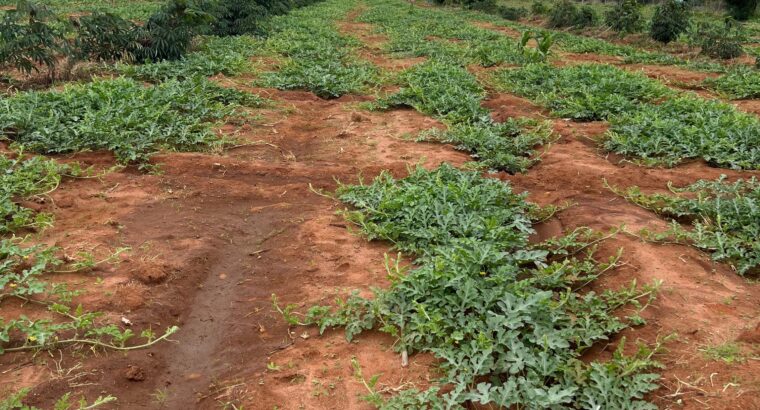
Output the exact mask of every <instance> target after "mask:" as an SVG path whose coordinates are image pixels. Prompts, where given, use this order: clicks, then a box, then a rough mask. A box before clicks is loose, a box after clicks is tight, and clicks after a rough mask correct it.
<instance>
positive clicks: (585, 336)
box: [275, 165, 658, 409]
mask: <svg viewBox="0 0 760 410" xmlns="http://www.w3.org/2000/svg"><path fill="white" fill-rule="evenodd" d="M337 195H338V198H339V199H340V200H341V201H343V202H345V203H347V204H350V205H352V206H353V207H354V208H355V210H352V211H346V212H345V216H346V218H347V219H348V220H349V221H351V222H353V223H354V224H356V225H357V226H358V227H359V228H360V229H361V230H362V232H363V233H364V234H365V235H366V236H367V238H368V239H370V240H375V239H378V240H387V241H390V242H391V243H393V245H394V247H395V248H396V249H398V250H399V251H401V252H403V253H405V254H407V255H410V256H413V257H415V258H416V259H415V268H413V269H411V270H405V269H403V268H401V267H400V265H398V264H393V263H389V264H388V266H389V277H390V279H391V285H390V287H389V288H387V289H375V290H374V297H372V298H364V297H362V296H359V294H358V293H354V294H352V295H351V296H349V297H348V298H346V299H343V300H339V301H338V303H337V305H336V306H334V307H333V306H314V307H312V308H310V309H309V310H308V312H306V313H305V314H304V315H303V316H299V315H298V314H296V313H295V312H294V310H293V309H294V307H293V306H288V307H285V308H284V309H283V308H281V307H279V306H278V309H280V310H281V311H282V312H283V313H284V314H285V317H286V319H287V320H289V321H290V322H291V323H292V324H313V325H316V326H319V328H320V330H321V331H324V330H325V329H328V328H332V327H336V326H339V327H344V328H345V331H346V337H347V338H348V339H349V340H352V339H354V338H356V337H357V336H359V335H360V334H361V333H362V332H364V331H366V330H369V329H375V328H377V329H379V330H380V331H382V332H385V333H388V334H390V335H391V336H393V337H394V338H395V339H396V342H395V343H394V344H393V346H394V348H395V349H396V350H397V351H399V352H401V354H402V357H404V356H405V355H406V354H411V353H415V352H428V353H431V354H433V355H434V356H435V357H436V358H437V359H439V363H440V367H441V373H442V377H441V378H440V380H438V381H437V383H436V384H434V385H433V386H432V387H431V388H429V389H428V390H424V391H419V390H416V389H408V390H404V391H402V392H400V393H399V394H397V395H395V396H392V397H391V398H390V399H388V400H387V401H382V399H381V398H380V397H379V396H378V395H371V397H372V398H373V400H374V403H375V404H376V405H378V406H379V407H380V408H385V409H399V408H452V409H464V408H469V407H471V406H473V405H486V406H497V407H501V408H510V407H515V408H527V409H546V408H621V409H622V408H627V409H654V408H656V407H655V406H653V405H652V404H649V403H647V402H646V401H645V400H644V399H643V398H644V395H645V394H646V393H648V392H650V391H652V390H654V389H656V388H657V384H656V381H657V380H658V375H657V374H654V373H649V372H647V371H648V370H649V369H651V368H654V367H657V366H658V364H657V363H656V362H655V361H654V359H653V355H654V354H655V351H654V350H650V349H648V348H646V347H641V348H640V349H639V351H638V352H637V353H636V354H634V355H633V356H624V355H623V354H622V351H623V350H622V349H623V348H622V346H621V347H619V348H618V350H617V352H616V354H615V357H614V359H613V360H611V361H608V362H599V361H592V362H590V363H588V362H585V361H582V360H581V355H582V353H583V352H584V351H586V350H587V349H588V348H589V347H591V346H593V345H594V344H595V343H597V342H600V341H607V340H609V338H610V337H611V336H612V335H613V334H615V333H617V332H619V331H621V330H623V329H625V328H626V327H628V326H630V325H631V323H641V320H642V319H641V318H640V316H639V315H638V312H640V310H641V309H643V308H644V307H645V306H646V305H647V304H648V303H649V301H651V299H652V298H653V297H654V294H655V292H656V285H655V286H644V287H641V288H639V287H637V286H636V285H635V283H633V284H631V285H630V286H628V287H625V288H623V289H620V290H617V291H613V290H607V291H604V292H602V293H597V292H594V291H591V290H584V287H585V286H587V285H588V284H589V283H591V282H593V280H594V279H595V278H597V277H598V276H599V275H601V274H602V273H603V272H606V271H608V270H610V269H613V268H614V267H615V266H616V264H617V260H618V259H617V258H616V257H612V258H611V259H610V260H607V261H603V262H601V261H596V260H594V258H593V255H594V246H593V245H592V243H593V242H596V241H598V240H599V239H600V237H599V235H598V234H595V233H593V232H591V231H589V230H587V229H579V230H576V231H574V232H572V233H570V234H568V235H567V236H565V237H562V238H555V239H553V240H550V241H547V242H544V243H540V244H536V245H530V244H529V241H528V237H529V236H530V234H531V233H533V229H532V227H531V223H532V222H531V214H532V213H536V211H537V210H538V208H537V207H536V206H535V205H532V204H529V203H528V202H526V201H525V196H524V195H520V194H516V193H514V192H513V191H512V189H511V187H510V186H509V184H507V183H504V182H501V181H499V180H496V179H492V178H487V177H483V176H482V175H481V174H480V173H477V172H467V171H460V170H457V169H455V168H453V167H451V166H448V165H443V166H441V167H439V168H438V169H435V170H432V171H427V170H424V169H422V168H417V169H414V170H412V171H411V174H410V175H409V176H408V177H407V178H404V179H401V180H395V179H394V178H392V177H391V176H390V175H389V174H387V173H383V174H381V175H380V176H379V177H377V178H376V179H375V180H374V181H373V182H372V183H371V184H369V185H358V186H346V185H342V186H340V187H339V188H338V191H337ZM275 302H276V299H275ZM616 311H618V314H614V312H616ZM623 312H626V313H623Z"/></svg>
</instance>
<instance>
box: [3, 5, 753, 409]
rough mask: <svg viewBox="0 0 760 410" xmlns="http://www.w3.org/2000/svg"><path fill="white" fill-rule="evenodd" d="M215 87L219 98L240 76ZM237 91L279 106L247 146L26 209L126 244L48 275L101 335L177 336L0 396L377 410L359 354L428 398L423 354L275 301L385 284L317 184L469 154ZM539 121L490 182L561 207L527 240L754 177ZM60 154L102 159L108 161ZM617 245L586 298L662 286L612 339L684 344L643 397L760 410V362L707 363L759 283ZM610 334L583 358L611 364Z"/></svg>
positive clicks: (406, 125) (670, 252)
mask: <svg viewBox="0 0 760 410" xmlns="http://www.w3.org/2000/svg"><path fill="white" fill-rule="evenodd" d="M353 16H355V14H354V15H353ZM342 29H343V30H344V31H346V32H351V33H353V34H355V35H356V36H357V37H358V38H360V39H361V40H363V41H365V44H366V45H367V47H365V48H364V49H363V50H362V53H363V54H362V55H363V56H365V57H366V58H368V59H369V60H371V61H373V62H375V63H377V64H378V65H381V66H383V67H385V68H388V69H399V68H402V67H404V66H406V64H407V63H408V64H412V63H413V62H403V61H394V60H392V59H391V58H390V57H388V56H385V55H382V54H381V53H380V48H379V46H380V44H382V41H384V39H382V38H375V39H374V40H370V39H369V38H368V37H369V36H376V35H374V34H372V33H371V30H370V28H369V27H367V26H365V25H361V24H359V23H356V22H353V21H351V20H350V19H349V21H346V22H345V23H344V24H343V25H342ZM217 80H218V81H220V82H221V83H223V84H225V85H230V86H241V85H240V84H244V83H245V82H246V81H237V80H231V79H224V78H218V79H217ZM251 90H252V91H255V92H259V93H260V94H262V95H263V96H265V97H268V98H271V99H273V100H275V101H277V104H276V106H275V107H272V108H268V109H262V110H259V112H258V114H259V115H260V116H261V118H260V119H259V120H257V121H256V122H255V123H254V124H253V125H246V126H244V127H243V128H242V129H241V130H240V135H239V136H240V138H241V140H242V141H244V142H247V144H241V145H240V146H238V147H234V148H232V149H228V150H226V151H225V152H223V153H221V154H218V155H217V154H178V153H169V154H164V155H161V156H159V157H157V158H156V162H159V163H161V164H162V172H161V173H159V174H154V175H151V174H144V173H140V172H137V171H135V170H131V169H127V170H124V171H120V172H114V173H110V174H108V175H107V176H105V177H103V178H101V179H99V180H98V179H88V180H67V181H65V182H64V184H63V185H62V186H61V188H60V189H58V190H57V191H55V192H54V193H53V194H52V195H51V197H52V201H49V202H48V203H45V204H43V205H41V206H40V207H41V208H42V209H45V210H47V211H50V212H52V213H54V214H55V216H56V221H57V222H56V225H55V227H54V228H53V229H51V230H49V231H46V232H45V233H44V234H43V235H42V237H41V238H40V240H41V241H44V242H47V243H57V244H59V245H60V246H62V247H63V248H64V249H66V250H67V252H71V253H74V252H76V250H78V249H94V250H95V251H96V252H101V253H107V252H108V250H109V249H113V248H115V247H118V246H130V247H131V248H132V250H131V251H130V252H128V253H126V254H124V255H122V257H121V260H120V263H118V264H114V265H107V266H103V267H98V268H97V269H96V270H94V271H93V272H90V273H87V274H71V275H68V276H62V277H60V280H61V281H66V282H69V283H76V284H77V285H78V286H80V287H82V288H85V289H87V290H88V293H87V294H85V295H84V296H82V297H81V302H82V303H84V304H85V305H86V306H88V307H90V308H92V309H101V310H103V311H106V312H108V315H109V318H110V319H112V320H113V321H114V323H117V322H118V320H119V319H120V318H121V317H122V316H124V317H127V318H129V319H130V320H131V321H132V322H133V323H134V326H136V327H138V328H142V327H145V326H151V327H152V328H153V329H154V330H162V329H164V328H166V327H167V326H169V325H173V324H177V325H178V326H180V327H181V330H180V331H179V332H178V333H177V334H175V335H174V336H173V337H172V339H173V340H174V342H172V343H163V344H159V345H157V346H155V347H153V348H150V349H146V350H138V351H132V352H129V353H126V354H122V353H103V352H98V353H97V354H93V353H91V352H89V351H87V350H82V351H72V350H71V349H68V350H67V351H66V353H65V354H63V355H60V356H59V355H58V354H48V353H40V354H38V355H36V356H33V355H29V354H6V355H3V356H0V391H3V390H9V389H13V390H15V389H18V388H20V387H26V386H28V387H32V388H33V389H32V393H31V395H30V396H29V397H30V404H35V405H38V406H40V407H42V408H50V407H51V403H52V402H53V401H54V400H55V399H56V398H57V397H60V395H61V394H63V393H65V392H68V391H73V392H75V393H83V394H85V395H86V396H87V397H89V398H93V397H95V396H97V395H99V394H114V395H116V396H118V398H119V401H118V405H117V406H118V408H123V409H144V408H150V409H153V408H168V409H190V408H198V409H212V408H223V406H224V405H225V404H234V405H235V406H237V408H246V409H274V408H278V409H337V408H345V409H363V408H371V406H369V405H368V404H366V403H364V402H363V401H361V397H360V396H361V395H362V394H365V393H366V390H365V387H364V386H363V385H362V384H361V383H360V382H359V381H357V380H356V379H355V378H354V376H353V373H354V371H353V369H352V366H351V360H352V358H354V357H355V358H356V360H357V361H358V363H360V364H361V366H362V369H363V372H364V374H365V375H375V374H382V376H381V378H380V388H381V389H382V390H384V391H387V392H392V391H394V390H396V389H399V388H408V387H412V386H416V387H419V388H424V387H426V386H427V385H428V384H429V382H430V380H432V379H433V378H434V377H435V373H434V371H433V370H431V369H432V367H431V364H432V363H433V360H432V358H431V357H429V356H426V355H415V356H413V357H411V358H410V365H409V367H407V368H402V367H401V366H400V360H399V358H398V356H397V355H396V354H394V353H393V351H392V349H391V348H390V345H391V344H392V342H393V341H392V339H391V338H389V337H386V336H384V335H382V334H379V333H369V334H367V335H364V336H362V337H360V338H359V339H358V341H355V342H354V343H348V342H346V340H345V338H344V337H343V334H342V332H340V331H328V332H326V333H325V335H322V336H319V335H318V332H317V329H313V328H297V327H293V328H289V327H288V326H287V324H286V323H285V322H284V320H282V317H281V316H280V315H279V314H278V313H277V312H275V311H274V309H273V308H272V304H271V295H272V294H276V295H277V296H278V298H279V299H280V300H281V303H283V304H286V303H296V304H298V305H299V306H300V307H307V306H309V305H311V304H314V303H323V304H325V303H331V301H332V300H333V298H334V296H336V295H345V294H346V292H347V290H349V289H354V288H358V289H361V290H362V291H363V292H368V289H369V288H370V287H372V286H384V285H386V284H387V282H386V279H385V271H384V268H383V255H384V253H386V252H388V249H389V247H388V244H385V243H368V242H366V241H365V240H364V239H362V238H361V237H359V236H358V235H355V234H353V233H352V232H350V230H349V229H348V228H349V227H348V226H347V224H346V222H345V221H344V220H343V219H342V217H340V216H339V215H336V211H338V210H339V209H341V208H342V206H341V205H340V204H339V203H337V202H336V201H334V200H333V199H331V198H329V197H326V196H323V195H320V194H318V192H320V190H324V191H332V190H334V189H335V187H336V180H340V181H343V182H351V183H353V182H356V181H357V180H358V178H359V176H362V177H363V178H364V179H365V180H368V179H370V178H372V177H374V176H375V175H377V174H378V173H379V172H381V170H390V171H391V172H392V173H393V174H394V175H396V176H403V175H405V173H406V170H407V167H408V166H410V165H413V164H418V163H420V164H423V165H424V166H426V167H434V166H436V165H438V164H440V163H441V162H444V161H445V162H450V163H453V164H455V165H461V164H462V163H464V162H466V161H468V160H469V158H468V156H467V155H466V154H464V153H462V152H458V151H455V150H454V149H453V148H452V147H450V146H446V145H439V144H425V143H416V142H413V141H411V140H408V139H406V138H405V137H406V136H409V135H413V134H415V133H417V132H419V131H421V130H424V129H428V128H431V127H435V126H441V124H439V123H437V122H436V121H434V120H432V119H430V118H428V117H425V116H423V115H421V114H418V113H416V112H415V111H412V110H394V111H390V112H367V111H363V110H360V109H359V108H357V103H358V102H361V101H366V100H367V97H359V96H346V97H342V98H340V99H337V100H322V99H319V98H317V97H315V96H314V95H312V94H311V93H308V92H297V91H293V92H282V91H276V90H268V89H251ZM485 105H486V106H487V107H488V108H489V109H491V110H492V112H493V116H494V118H496V119H497V120H498V119H504V118H507V117H509V116H515V115H519V116H546V114H545V113H541V110H540V109H539V108H538V107H535V106H533V105H532V104H530V103H528V102H527V101H525V100H523V99H520V98H517V97H515V96H511V95H507V94H492V95H490V96H489V98H488V99H487V101H486V103H485ZM553 122H554V129H555V131H556V132H557V134H558V135H559V136H560V138H559V139H558V140H557V141H556V142H555V143H553V144H552V145H551V146H548V147H545V148H546V150H545V152H544V154H543V156H542V161H541V162H540V163H539V164H538V165H537V166H535V167H534V168H533V169H531V170H530V171H529V172H528V173H527V174H525V175H508V174H505V173H501V174H498V175H497V177H499V178H501V179H503V180H508V181H510V182H511V183H512V184H514V186H515V187H516V188H517V190H527V191H528V192H530V197H529V198H530V199H531V200H532V201H535V202H537V203H539V204H544V205H545V204H561V203H564V202H565V201H571V202H573V203H574V204H575V205H574V206H572V207H570V208H569V209H567V210H565V211H563V212H561V213H559V214H558V216H557V218H555V219H553V220H551V221H549V222H546V223H544V224H542V225H540V226H538V227H537V229H538V232H539V234H538V235H539V236H541V237H550V236H553V235H557V234H560V233H561V232H562V231H564V230H567V229H572V228H575V227H578V226H589V227H592V228H595V229H600V230H607V229H611V228H614V227H620V226H621V225H623V224H625V225H626V229H627V230H628V231H630V232H636V231H638V230H639V229H641V228H644V227H649V228H664V227H665V222H664V221H663V220H662V219H660V218H658V217H657V216H656V215H655V214H653V213H651V212H649V211H646V210H644V209H641V208H638V207H636V206H634V205H631V204H629V203H627V202H626V201H625V200H624V199H622V198H620V197H618V196H617V195H615V194H614V193H613V192H611V191H610V190H608V189H607V188H605V187H604V180H605V179H606V180H607V181H608V183H609V184H610V185H614V186H619V187H627V186H631V185H638V186H640V187H642V189H643V190H645V191H649V192H653V191H663V190H664V189H665V188H666V184H667V182H668V181H673V182H674V183H675V184H676V185H683V184H688V183H691V182H694V181H696V180H697V179H700V178H714V177H717V176H719V175H720V174H728V175H729V176H730V177H738V176H742V177H747V176H750V175H753V174H754V175H757V173H751V172H741V173H739V172H731V171H728V170H723V169H715V168H710V167H708V166H707V165H705V164H703V163H699V162H694V163H690V164H686V165H683V166H680V167H677V168H674V169H659V168H644V167H639V166H636V165H633V164H631V163H627V162H624V161H621V159H620V158H615V157H611V156H605V155H604V154H602V153H600V152H599V151H598V150H597V145H596V143H595V142H594V138H597V137H598V136H599V135H601V134H602V133H603V132H604V130H605V127H606V125H605V124H604V123H599V122H593V123H573V122H569V121H564V120H561V119H556V120H553ZM226 129H227V128H225V130H226ZM72 159H73V160H78V161H81V162H84V163H87V164H94V165H98V166H103V167H105V166H108V165H110V164H111V163H112V161H111V158H110V156H109V155H107V154H104V153H90V154H81V155H77V156H74V157H73V158H72ZM619 247H623V248H624V249H625V251H624V260H625V261H626V264H625V266H623V267H622V268H620V269H618V270H616V271H614V272H611V273H609V274H608V276H606V277H605V278H603V279H602V280H600V281H599V283H598V284H597V285H596V286H597V287H598V288H599V289H603V288H609V287H613V288H616V287H620V286H624V285H626V284H628V283H630V281H631V280H633V279H635V280H637V281H638V282H639V283H649V282H652V281H654V280H662V281H663V285H662V291H661V293H660V294H659V296H658V298H657V300H656V301H655V302H654V304H653V305H652V306H650V307H649V308H648V309H647V310H645V311H644V317H645V318H646V319H647V320H648V324H647V325H645V326H642V327H639V328H635V329H630V330H627V331H625V332H623V334H622V335H620V336H626V337H627V338H628V340H629V341H633V340H636V339H641V340H643V341H646V342H649V343H652V342H654V341H655V340H656V339H657V337H662V336H665V335H669V334H672V333H677V334H678V338H677V339H676V340H675V341H672V342H670V343H668V345H667V347H668V349H669V350H668V352H667V353H665V354H663V355H662V356H661V357H660V360H661V361H662V362H663V363H664V364H665V365H666V368H665V369H664V370H663V371H662V374H663V380H662V385H663V388H661V389H660V390H659V391H657V392H656V394H655V395H654V397H653V399H654V401H655V403H656V404H658V405H659V406H660V407H661V408H672V409H736V408H743V409H760V372H758V366H757V360H756V359H748V360H746V361H745V362H744V363H733V364H727V363H724V362H721V361H713V360H709V359H707V358H706V357H705V356H704V354H702V352H701V349H704V348H705V347H707V346H715V345H719V344H722V343H725V342H732V341H739V343H740V345H741V347H742V349H744V351H745V352H748V354H749V355H750V356H754V357H757V356H758V348H757V343H758V341H759V339H760V334H758V330H759V329H758V327H757V326H758V321H757V312H758V309H759V308H760V289H758V287H757V285H756V284H754V283H751V282H749V281H747V280H745V279H743V278H741V277H739V276H738V275H736V274H735V273H734V272H732V271H731V269H730V268H729V267H727V266H725V265H721V264H715V263H713V262H712V261H711V260H710V258H709V256H708V255H706V254H704V253H701V252H699V251H697V250H695V249H693V248H690V247H686V246H680V245H657V244H652V243H647V242H643V241H641V240H639V239H638V238H636V237H635V236H632V235H626V234H620V235H618V236H616V237H615V238H613V239H611V240H609V241H607V243H606V244H605V245H604V248H603V253H609V254H611V253H612V252H614V251H615V250H616V249H617V248H619ZM96 278H102V281H96ZM3 308H4V309H5V308H8V309H12V308H13V307H12V306H3ZM618 340H619V337H618V338H617V339H615V340H613V341H611V343H610V345H608V346H599V347H598V348H597V349H595V350H594V351H593V352H590V353H589V355H588V357H589V358H595V357H602V358H604V357H608V356H609V355H610V354H611V351H612V350H614V346H615V344H616V342H617V341H618ZM753 343H754V344H753ZM630 345H632V343H631V344H630ZM630 345H629V347H630V348H633V346H630ZM241 406H242V407H241ZM230 408H232V407H230Z"/></svg>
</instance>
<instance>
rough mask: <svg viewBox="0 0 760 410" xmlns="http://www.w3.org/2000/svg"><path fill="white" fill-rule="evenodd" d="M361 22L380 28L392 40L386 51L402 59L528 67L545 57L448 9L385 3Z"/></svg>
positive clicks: (367, 13)
mask: <svg viewBox="0 0 760 410" xmlns="http://www.w3.org/2000/svg"><path fill="white" fill-rule="evenodd" d="M360 20H361V21H362V22H366V23H370V24H373V25H376V26H378V28H379V29H380V30H382V31H383V33H384V34H386V35H387V36H388V37H389V41H388V43H387V45H386V49H387V50H388V51H389V52H390V53H393V54H395V55H399V56H404V57H408V56H412V57H423V56H424V57H429V58H434V59H440V60H444V61H446V62H459V63H461V64H467V63H476V64H480V65H482V66H484V67H490V66H494V65H498V64H502V63H512V64H526V63H531V62H535V61H538V60H540V59H541V58H544V57H543V56H542V55H540V54H536V53H535V52H534V50H533V49H532V48H531V47H524V45H522V44H519V43H517V42H515V41H514V40H513V39H511V38H509V37H507V36H505V35H502V34H499V33H496V32H494V31H493V30H487V29H483V28H480V27H476V26H474V25H472V24H471V23H470V22H469V21H467V19H465V18H464V17H462V16H461V15H460V14H456V13H452V12H450V11H447V10H438V9H429V8H412V9H410V8H408V7H403V3H401V2H399V1H397V0H384V1H378V2H376V3H375V4H373V7H372V8H370V9H369V10H367V11H366V12H365V13H364V14H363V15H362V16H361V18H360ZM547 45H551V44H549V43H547ZM547 52H548V49H547Z"/></svg>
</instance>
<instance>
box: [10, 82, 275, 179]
mask: <svg viewBox="0 0 760 410" xmlns="http://www.w3.org/2000/svg"><path fill="white" fill-rule="evenodd" d="M262 103H263V100H262V99H261V98H260V97H258V96H255V95H252V94H247V93H243V92H239V91H235V90H232V89H228V88H223V87H220V86H218V85H216V84H214V83H212V82H210V81H208V80H206V79H204V78H192V79H189V80H185V81H177V80H172V81H167V82H164V83H161V84H158V85H154V86H144V85H143V84H142V83H140V82H137V81H134V80H131V79H127V78H117V79H109V80H97V81H94V82H92V83H87V84H78V85H68V86H66V87H65V88H64V89H63V90H61V91H41V92H38V91H32V92H23V93H18V94H16V95H13V96H10V97H4V98H0V131H2V134H3V135H4V136H5V137H6V138H9V139H11V140H12V141H14V142H15V143H17V144H20V145H23V146H25V147H28V148H29V149H30V150H32V151H35V152H39V153H47V154H55V153H68V152H76V151H82V150H108V151H112V152H113V153H114V155H115V156H116V158H117V160H118V161H119V162H122V163H129V162H136V163H139V164H141V165H144V164H146V163H147V161H148V159H149V157H150V155H151V154H152V153H154V152H156V151H158V150H160V149H173V150H181V151H190V150H199V149H207V148H208V147H212V146H216V145H219V144H220V143H221V140H220V138H219V137H218V136H217V135H216V134H215V132H214V131H213V130H212V124H213V123H215V122H219V121H222V120H223V119H225V118H226V117H228V116H230V115H233V114H234V113H235V112H236V108H237V107H239V106H240V105H252V106H255V105H260V104H262Z"/></svg>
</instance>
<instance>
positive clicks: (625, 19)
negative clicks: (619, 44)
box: [604, 0, 644, 34]
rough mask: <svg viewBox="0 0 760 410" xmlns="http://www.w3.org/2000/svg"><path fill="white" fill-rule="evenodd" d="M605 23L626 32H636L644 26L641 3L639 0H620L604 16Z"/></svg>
mask: <svg viewBox="0 0 760 410" xmlns="http://www.w3.org/2000/svg"><path fill="white" fill-rule="evenodd" d="M604 23H605V24H607V25H608V26H610V28H612V29H613V30H615V31H617V32H619V33H621V34H625V33H635V32H637V31H639V30H641V29H642V28H643V27H644V17H643V16H642V15H641V4H640V3H639V2H638V1H637V0H620V1H618V2H617V4H616V5H615V7H613V8H611V9H610V10H609V11H607V13H606V14H605V16H604Z"/></svg>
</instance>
